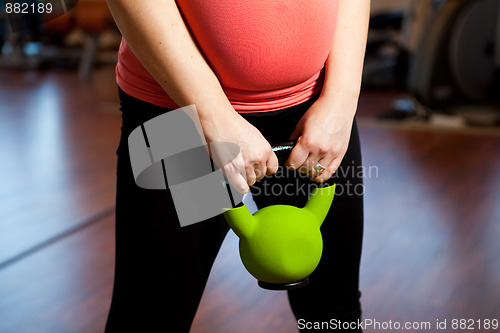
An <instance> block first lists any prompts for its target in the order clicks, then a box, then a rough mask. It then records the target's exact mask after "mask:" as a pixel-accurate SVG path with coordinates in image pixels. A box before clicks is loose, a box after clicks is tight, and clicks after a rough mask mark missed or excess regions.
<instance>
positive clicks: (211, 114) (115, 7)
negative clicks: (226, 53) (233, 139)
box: [107, 0, 236, 119]
mask: <svg viewBox="0 0 500 333" xmlns="http://www.w3.org/2000/svg"><path fill="white" fill-rule="evenodd" d="M107 2H108V6H109V8H110V10H111V13H112V14H113V17H114V19H115V22H116V24H117V26H118V28H119V29H120V31H121V33H122V35H123V36H124V37H125V39H126V40H127V43H128V44H129V46H130V48H131V49H132V50H133V52H134V54H135V55H136V56H137V58H138V59H139V60H140V61H141V63H142V64H143V65H144V67H145V68H146V69H147V70H148V71H149V72H150V74H151V75H152V76H153V77H154V78H155V80H156V81H157V82H158V83H159V84H160V86H161V87H162V88H163V89H164V90H165V91H166V92H167V94H168V95H169V96H170V98H172V100H174V102H175V103H176V104H177V105H179V106H181V107H182V106H185V105H190V104H195V105H196V107H197V111H198V113H199V116H200V118H212V119H213V118H222V119H223V118H225V117H226V116H227V115H229V114H235V113H236V112H235V111H234V109H233V108H232V106H231V104H230V102H229V101H228V99H227V97H226V95H225V94H224V92H223V90H222V87H221V85H220V83H219V81H218V79H217V77H216V75H215V74H214V72H213V71H212V69H211V68H210V66H209V65H208V64H207V62H206V61H205V59H204V57H203V55H202V54H201V52H200V50H199V49H198V47H197V45H196V42H195V41H194V40H193V38H192V36H191V34H190V32H189V29H188V28H187V26H186V24H185V22H184V20H183V19H182V16H181V14H180V12H179V9H178V7H177V4H176V3H175V1H174V0H161V1H160V0H148V1H142V0H107ZM218 116H221V117H218Z"/></svg>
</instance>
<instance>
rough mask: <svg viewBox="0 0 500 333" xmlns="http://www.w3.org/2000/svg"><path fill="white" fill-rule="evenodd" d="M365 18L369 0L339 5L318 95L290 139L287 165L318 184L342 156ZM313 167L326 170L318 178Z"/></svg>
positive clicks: (357, 77) (362, 47)
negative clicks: (293, 143) (303, 171)
mask: <svg viewBox="0 0 500 333" xmlns="http://www.w3.org/2000/svg"><path fill="white" fill-rule="evenodd" d="M369 17H370V1H369V0H339V7H338V16H337V27H336V32H335V37H334V41H333V46H332V49H331V51H330V54H329V56H328V59H327V61H326V68H325V83H324V86H323V90H322V93H321V95H320V97H319V99H318V100H317V101H316V102H315V103H314V104H313V105H312V106H311V108H310V109H309V110H308V111H307V112H306V114H305V115H304V116H303V117H302V119H301V120H300V122H299V123H298V125H297V127H296V129H295V131H294V133H293V134H292V136H291V138H292V139H296V140H298V142H297V145H296V146H295V148H294V149H293V151H292V152H291V154H290V158H289V159H288V161H287V165H288V166H290V167H292V168H299V170H300V167H301V166H305V169H306V170H308V171H309V173H310V174H311V175H312V179H314V180H316V181H319V182H322V181H325V180H327V179H328V178H330V177H331V176H332V175H333V173H334V172H335V171H336V170H337V168H338V167H339V165H340V163H341V161H342V158H343V157H344V155H345V153H346V151H347V146H348V144H349V137H350V133H351V127H352V122H353V119H354V114H355V113H356V109H357V104H358V98H359V92H360V87H361V75H362V70H363V61H364V55H365V47H366V38H367V33H368V21H369ZM318 162H319V163H320V164H321V165H323V166H325V167H326V170H325V171H323V173H322V174H321V175H320V176H319V175H318V173H316V172H315V171H314V167H315V166H316V164H317V163H318Z"/></svg>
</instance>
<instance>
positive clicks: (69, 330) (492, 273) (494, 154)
mask: <svg viewBox="0 0 500 333" xmlns="http://www.w3.org/2000/svg"><path fill="white" fill-rule="evenodd" d="M400 94H401V93H400V92H397V93H395V94H394V93H390V92H386V93H384V94H381V93H377V92H373V91H372V92H365V93H363V95H362V98H361V103H360V110H359V116H360V132H361V137H362V144H363V154H364V156H363V157H364V165H365V168H366V171H367V172H366V174H365V175H366V179H365V207H366V208H365V212H366V220H365V222H366V228H365V239H364V252H363V260H362V267H361V268H362V269H361V290H362V293H363V297H362V301H363V309H364V318H366V319H372V320H376V321H378V322H380V323H382V322H388V321H390V320H391V321H392V322H401V323H403V322H430V323H431V324H432V325H433V329H431V330H429V332H436V331H437V329H435V323H436V320H440V321H443V320H444V319H447V324H448V329H446V330H440V332H460V331H464V332H465V331H466V330H452V329H451V321H452V320H453V319H454V318H456V319H474V320H484V319H497V320H500V241H499V239H500V132H498V131H496V132H495V130H493V131H491V130H490V131H488V132H484V133H482V132H481V131H462V130H460V131H453V130H446V131H443V130H440V129H439V128H435V127H418V128H407V127H403V126H398V125H397V124H393V125H383V126H378V125H375V124H374V123H373V122H365V121H363V116H364V115H373V114H375V113H377V112H381V113H383V112H385V108H387V107H388V105H390V101H391V98H392V97H394V96H399V95H400ZM0 101H1V104H0V184H1V186H0V332H1V333H38V332H39V333H80V332H81V333H94V332H96V333H97V332H102V330H103V327H104V323H105V320H106V315H107V311H108V307H109V302H110V296H111V292H112V282H113V260H114V238H113V237H114V236H113V232H114V225H113V219H114V211H113V209H114V193H115V188H114V186H115V178H114V175H115V171H114V167H115V162H116V160H115V155H114V151H115V149H116V146H117V142H118V135H119V128H120V113H119V111H118V104H117V98H116V87H115V84H114V77H113V69H112V68H111V67H105V68H102V69H99V70H97V71H96V72H94V75H93V76H92V79H91V81H90V82H87V83H82V82H79V81H78V80H77V76H76V74H75V73H74V72H72V71H63V70H59V71H56V70H49V71H45V72H14V71H2V72H0ZM236 244H237V242H236V239H235V236H234V235H232V234H230V235H229V236H228V238H227V240H226V242H225V244H224V245H223V248H222V250H221V252H220V254H219V257H218V259H217V261H216V263H215V266H214V269H213V271H212V275H211V277H210V280H209V283H208V286H207V289H206V292H205V294H204V297H203V300H202V302H201V304H200V308H199V311H198V313H197V316H196V319H195V322H194V324H193V329H192V332H193V333H205V332H206V333H211V332H217V333H258V332H261V333H267V332H269V333H288V332H297V329H296V322H295V321H294V318H293V316H292V314H291V312H290V309H289V306H288V303H287V300H286V296H285V294H284V293H282V292H266V291H264V290H262V289H259V287H258V286H257V285H256V283H255V281H254V280H253V278H252V277H250V276H249V275H248V273H246V271H245V270H244V268H243V267H242V265H241V263H240V261H239V259H238V254H237V247H236ZM475 325H476V326H475V329H474V330H468V331H467V332H493V331H494V330H483V329H479V328H478V322H476V323H475ZM410 331H412V332H422V331H423V330H422V329H415V330H410ZM497 331H500V330H497ZM366 332H387V330H383V329H373V328H369V329H367V330H366Z"/></svg>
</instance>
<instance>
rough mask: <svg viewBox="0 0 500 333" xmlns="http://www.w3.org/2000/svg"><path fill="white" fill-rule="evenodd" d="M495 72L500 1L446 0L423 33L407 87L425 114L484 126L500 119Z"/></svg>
mask: <svg viewBox="0 0 500 333" xmlns="http://www.w3.org/2000/svg"><path fill="white" fill-rule="evenodd" d="M499 73H500V1H499V0H474V1H468V0H447V1H445V2H444V3H442V4H441V5H440V6H439V7H437V9H436V11H435V13H434V15H433V16H432V18H431V19H430V20H429V23H428V24H427V27H426V29H425V30H424V31H423V33H422V37H421V39H420V42H419V46H418V47H417V48H416V51H415V54H414V55H413V60H412V65H411V69H410V75H409V81H408V87H409V90H410V92H411V93H412V94H413V95H414V96H415V98H416V100H417V101H418V102H419V103H420V104H421V105H422V106H424V107H425V108H426V109H427V112H428V113H432V112H435V110H440V111H444V112H447V113H453V114H459V115H461V116H463V117H464V118H465V119H466V120H467V121H468V122H469V123H475V124H488V123H492V122H495V121H496V120H497V119H498V117H499V112H498V111H500V109H498V102H499V97H500V94H499V92H500V90H499V88H500V84H499V83H500V76H499Z"/></svg>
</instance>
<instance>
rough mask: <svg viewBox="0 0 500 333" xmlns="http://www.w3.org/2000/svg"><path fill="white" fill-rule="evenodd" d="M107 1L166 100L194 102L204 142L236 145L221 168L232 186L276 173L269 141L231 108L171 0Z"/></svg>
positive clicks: (241, 187) (239, 187)
mask: <svg viewBox="0 0 500 333" xmlns="http://www.w3.org/2000/svg"><path fill="white" fill-rule="evenodd" d="M107 2H108V6H109V8H110V10H111V13H112V14H113V17H114V19H115V22H116V24H117V26H118V28H119V29H120V31H121V33H122V35H123V36H124V38H125V39H126V40H127V43H128V44H129V46H130V48H131V49H132V50H133V52H134V54H135V55H136V56H137V58H138V59H139V60H140V61H141V63H142V64H143V66H144V67H145V68H146V69H147V70H148V71H149V72H150V73H151V75H152V76H153V77H154V78H155V80H156V81H157V82H158V83H159V84H160V86H161V87H162V88H163V89H164V90H165V91H166V92H167V94H168V95H169V96H170V98H172V99H173V100H174V102H175V103H176V104H177V105H179V106H185V105H190V104H195V105H196V109H197V111H198V115H199V117H200V122H201V125H202V127H203V131H204V134H205V138H206V140H207V142H233V143H235V144H237V145H238V146H239V147H240V149H241V153H242V154H241V155H240V158H239V159H237V160H235V162H234V163H230V164H227V165H226V166H225V167H224V169H225V172H226V175H227V176H228V178H229V180H230V181H231V183H232V184H233V186H235V187H236V189H237V190H238V191H240V192H248V185H251V184H253V183H254V182H255V180H256V179H260V178H262V177H263V176H264V175H266V174H270V173H274V172H276V170H277V166H278V161H277V159H276V156H275V155H274V153H273V152H272V150H271V147H270V145H269V143H268V142H267V141H266V140H265V139H264V137H263V136H262V135H261V133H260V132H259V131H258V130H257V129H256V128H255V127H253V126H252V125H250V124H249V123H248V122H247V121H246V120H244V119H243V117H241V116H240V115H239V114H238V113H237V112H236V111H235V110H234V109H233V107H232V106H231V103H230V102H229V101H228V99H227V97H226V95H225V94H224V91H223V90H222V87H221V85H220V83H219V80H218V79H217V77H216V75H215V74H214V72H213V71H212V69H211V68H210V66H209V65H208V64H207V62H206V61H205V59H204V57H203V55H202V54H201V52H200V50H199V49H198V47H197V45H196V42H195V41H194V39H193V37H192V36H191V34H190V31H189V29H188V27H187V26H186V24H185V22H184V20H183V18H182V16H181V13H180V12H179V9H178V7H177V4H176V3H175V1H174V0H148V1H143V0H107ZM218 153H219V155H220V154H221V153H222V152H218ZM223 164H225V163H223Z"/></svg>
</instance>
